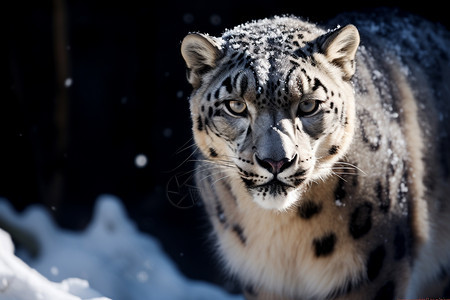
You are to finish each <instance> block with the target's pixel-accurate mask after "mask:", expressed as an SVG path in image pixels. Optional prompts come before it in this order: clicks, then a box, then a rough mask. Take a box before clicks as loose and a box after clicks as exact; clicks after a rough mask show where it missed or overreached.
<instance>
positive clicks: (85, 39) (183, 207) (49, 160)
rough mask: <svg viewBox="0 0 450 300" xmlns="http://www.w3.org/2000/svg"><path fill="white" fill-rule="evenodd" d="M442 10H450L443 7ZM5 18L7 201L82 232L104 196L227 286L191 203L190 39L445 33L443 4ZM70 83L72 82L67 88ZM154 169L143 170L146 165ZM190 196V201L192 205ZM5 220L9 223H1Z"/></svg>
mask: <svg viewBox="0 0 450 300" xmlns="http://www.w3.org/2000/svg"><path fill="white" fill-rule="evenodd" d="M402 3H403V4H402ZM441 3H443V2H441ZM8 5H9V6H10V7H6V8H3V9H2V11H3V14H2V15H3V16H2V19H4V20H6V27H5V28H6V35H3V36H2V39H3V40H6V42H3V43H2V45H3V49H6V55H5V56H3V57H4V59H3V60H2V64H3V67H2V70H3V72H5V74H4V75H6V76H3V78H6V80H2V89H1V91H2V95H3V96H2V97H1V99H0V197H4V198H6V199H8V200H9V201H10V202H11V203H12V204H13V205H14V206H15V207H16V209H17V210H23V209H24V208H25V207H26V206H27V205H29V204H31V203H41V204H44V205H45V206H47V207H48V208H49V210H50V211H51V212H52V213H53V216H54V218H55V220H56V221H57V222H58V224H59V225H60V226H61V227H63V228H67V229H72V230H82V229H83V228H85V226H86V225H87V224H89V222H90V218H91V216H92V207H93V205H94V204H95V199H96V198H97V197H98V196H99V195H100V194H105V193H108V194H113V195H116V196H118V197H119V198H120V199H121V200H122V201H123V203H124V204H125V205H126V207H127V210H128V214H129V215H130V217H131V218H132V219H133V220H134V221H135V222H136V223H137V224H138V226H139V228H140V229H141V230H142V231H144V232H147V233H149V234H152V235H154V236H156V237H157V238H158V239H159V240H160V241H161V242H162V244H163V246H164V248H165V250H166V251H167V252H168V254H169V255H170V256H171V257H172V258H173V259H174V260H175V261H176V262H177V264H178V265H179V267H180V269H181V270H182V271H183V272H184V273H185V274H186V275H187V276H189V277H190V278H194V279H202V280H209V281H213V282H216V283H221V284H225V285H226V286H227V287H228V288H229V289H233V285H232V283H230V282H228V281H225V282H224V278H223V277H222V276H221V275H220V272H218V270H219V269H220V268H218V267H217V265H216V264H215V263H214V260H213V259H212V258H211V251H210V250H209V249H210V248H208V243H207V239H206V234H207V233H206V232H207V229H208V227H207V221H206V219H205V218H204V216H203V213H202V209H201V205H200V204H199V203H198V201H196V198H195V196H191V195H190V191H191V190H190V189H189V186H188V185H187V186H186V185H185V184H183V183H184V182H188V183H189V181H188V180H189V178H190V175H191V174H192V173H191V172H190V171H189V170H191V169H192V163H191V162H189V156H190V153H191V151H192V149H193V148H192V147H189V146H190V145H192V140H191V130H190V126H191V123H190V119H189V110H188V108H189V107H188V95H189V93H190V86H189V85H188V84H187V82H186V80H185V67H184V62H183V61H182V58H181V55H180V52H179V48H180V43H181V40H182V39H183V37H184V36H185V35H186V34H187V33H188V32H190V31H200V32H208V33H210V34H213V35H220V34H221V33H222V32H223V31H224V29H226V28H231V27H233V26H235V25H238V24H240V23H242V22H246V21H249V20H252V19H257V18H264V17H270V16H273V15H275V14H294V15H298V16H303V17H306V18H308V19H309V20H310V21H312V22H319V23H322V22H325V21H326V20H327V19H330V18H332V17H334V16H335V15H336V14H338V13H341V12H346V11H355V10H369V11H370V10H372V9H373V8H375V7H379V6H389V7H392V8H396V7H400V8H402V9H404V10H407V11H410V12H413V13H416V14H420V15H423V16H425V17H426V18H428V19H430V20H432V21H436V22H440V23H443V24H444V25H445V26H448V20H447V15H446V9H444V8H443V7H440V6H439V5H438V3H437V2H430V1H428V2H427V3H426V4H423V3H422V2H419V1H415V2H413V3H406V2H403V1H402V2H398V3H397V2H392V1H390V2H384V3H382V2H367V1H366V2H363V1H359V2H356V1H350V0H349V1H334V2H323V1H310V2H305V1H297V2H293V1H292V0H288V1H280V0H278V1H268V0H258V1H242V0H240V1H236V0H231V1H230V0H227V1H199V0H195V1H161V2H150V1H139V2H138V1H107V2H106V1H66V0H53V1H29V2H26V1H8ZM68 78H70V80H71V84H69V83H68V82H67V81H66V80H67V79H68ZM140 154H143V155H145V157H146V158H147V160H148V161H147V164H146V165H145V166H144V167H139V166H137V165H136V164H135V159H136V157H137V156H138V155H140ZM186 195H187V197H186V198H184V196H186ZM0 221H1V220H0Z"/></svg>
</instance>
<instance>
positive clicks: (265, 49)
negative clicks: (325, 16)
mask: <svg viewBox="0 0 450 300" xmlns="http://www.w3.org/2000/svg"><path fill="white" fill-rule="evenodd" d="M323 33H324V31H323V30H322V29H320V28H319V27H317V26H315V25H314V24H311V23H307V22H304V21H302V20H301V19H299V18H296V17H274V18H270V19H262V20H258V21H252V22H248V23H245V24H242V25H239V26H236V27H235V28H233V29H231V30H227V31H225V33H224V34H223V35H222V39H223V40H224V41H225V42H226V45H227V47H229V48H231V49H234V50H241V51H249V52H250V53H253V54H255V57H256V56H258V55H259V56H264V55H270V54H271V52H272V51H277V52H283V51H286V50H295V49H297V48H299V47H303V46H305V44H307V43H308V42H310V41H312V40H314V39H315V38H317V37H318V36H320V35H322V34H323ZM274 53H276V52H274Z"/></svg>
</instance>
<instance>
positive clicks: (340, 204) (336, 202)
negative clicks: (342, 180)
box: [334, 199, 345, 207]
mask: <svg viewBox="0 0 450 300" xmlns="http://www.w3.org/2000/svg"><path fill="white" fill-rule="evenodd" d="M334 204H335V205H336V206H338V207H341V206H345V203H343V202H342V201H341V200H339V199H336V200H334Z"/></svg>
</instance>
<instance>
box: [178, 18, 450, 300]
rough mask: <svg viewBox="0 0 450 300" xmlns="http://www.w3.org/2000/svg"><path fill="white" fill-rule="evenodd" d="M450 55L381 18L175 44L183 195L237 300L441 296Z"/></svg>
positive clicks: (444, 38)
mask: <svg viewBox="0 0 450 300" xmlns="http://www.w3.org/2000/svg"><path fill="white" fill-rule="evenodd" d="M449 49H450V36H449V33H448V31H447V30H446V28H445V27H444V26H442V25H440V24H435V23H433V22H430V21H427V20H425V19H423V18H422V17H419V16H416V15H410V14H406V13H403V12H399V11H394V10H381V11H373V12H371V13H365V14H363V13H347V14H343V15H341V16H338V17H336V18H335V19H333V20H332V21H330V23H327V24H326V25H319V24H314V23H312V22H309V21H305V20H304V19H303V18H300V17H296V16H291V15H284V16H272V17H268V18H266V19H260V20H255V21H250V22H247V23H244V24H241V25H238V26H236V27H234V28H232V29H228V30H225V31H224V33H223V35H222V36H220V37H215V36H211V35H208V34H204V33H199V32H193V33H188V35H187V36H186V37H185V38H184V39H183V41H182V43H181V54H182V57H183V58H184V61H185V63H186V66H187V80H188V81H189V83H190V84H191V85H192V94H191V96H190V97H189V101H190V111H191V119H192V131H193V137H194V141H195V145H196V147H197V149H196V151H195V152H196V153H195V154H196V162H197V163H196V167H195V182H196V186H197V190H198V193H199V194H200V197H201V199H202V203H203V204H204V207H205V211H206V213H207V216H208V218H209V221H210V223H211V225H212V226H211V227H212V235H213V238H214V248H215V251H216V252H217V256H218V259H219V261H220V262H221V264H222V265H223V268H224V270H226V272H227V273H228V274H231V275H232V276H235V278H237V280H238V281H239V282H240V283H241V285H242V291H243V293H244V295H245V297H246V298H247V299H404V298H419V297H440V296H444V295H446V296H449V295H450V285H449V280H448V279H449V274H450V200H449V196H450V179H449V178H450V177H449V176H450V139H449V133H450V118H449V112H450V85H449V84H450V63H449V53H450V52H449Z"/></svg>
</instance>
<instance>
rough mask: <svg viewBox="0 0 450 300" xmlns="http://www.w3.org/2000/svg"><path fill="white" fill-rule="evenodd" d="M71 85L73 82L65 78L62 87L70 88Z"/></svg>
mask: <svg viewBox="0 0 450 300" xmlns="http://www.w3.org/2000/svg"><path fill="white" fill-rule="evenodd" d="M72 83H73V80H72V78H70V77H69V78H66V80H65V81H64V86H65V87H67V88H68V87H71V86H72Z"/></svg>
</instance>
